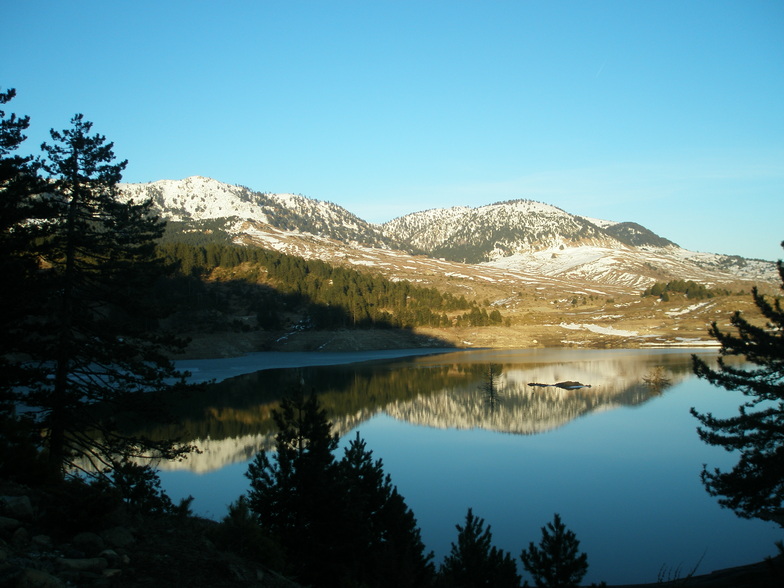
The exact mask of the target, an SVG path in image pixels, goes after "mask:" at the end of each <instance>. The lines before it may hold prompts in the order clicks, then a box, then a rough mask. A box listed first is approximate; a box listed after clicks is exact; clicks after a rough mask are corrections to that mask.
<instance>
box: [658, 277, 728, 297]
mask: <svg viewBox="0 0 784 588" xmlns="http://www.w3.org/2000/svg"><path fill="white" fill-rule="evenodd" d="M670 293H676V294H685V295H686V298H688V299H689V300H702V299H704V298H713V297H715V296H728V295H729V294H731V292H730V291H729V290H727V289H725V288H718V289H710V288H707V287H706V286H705V285H703V284H698V283H697V282H693V281H691V280H672V281H671V282H667V283H666V284H665V283H663V282H656V283H655V284H654V285H653V286H651V287H650V288H647V289H646V290H644V291H643V293H642V296H643V297H645V296H659V297H661V298H662V299H663V300H669V294H670Z"/></svg>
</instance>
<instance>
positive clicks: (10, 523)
mask: <svg viewBox="0 0 784 588" xmlns="http://www.w3.org/2000/svg"><path fill="white" fill-rule="evenodd" d="M21 526H22V523H20V522H19V519H12V518H11V517H2V516H0V534H2V535H5V534H10V533H13V532H14V531H16V530H17V529H18V528H19V527H21Z"/></svg>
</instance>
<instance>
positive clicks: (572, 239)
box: [121, 176, 777, 293]
mask: <svg viewBox="0 0 784 588" xmlns="http://www.w3.org/2000/svg"><path fill="white" fill-rule="evenodd" d="M121 191H122V192H123V193H124V194H125V195H126V196H127V197H129V198H151V199H152V201H153V203H154V205H155V207H156V208H157V209H158V210H159V211H160V213H161V215H162V216H163V217H164V218H166V219H168V220H169V221H171V222H170V225H171V227H172V229H171V230H174V231H178V232H180V233H181V234H184V235H187V236H189V237H190V238H193V239H197V240H198V239H201V240H207V239H216V238H223V239H225V240H229V241H233V242H235V243H242V244H246V245H257V246H262V247H266V248H270V249H275V250H278V251H282V252H285V253H289V254H294V255H298V256H300V257H305V258H318V259H322V260H325V261H328V262H330V263H339V264H345V265H352V266H360V267H361V266H366V267H372V268H373V269H375V270H376V271H381V272H382V273H386V274H387V275H388V277H391V278H393V279H408V280H411V281H413V282H420V283H426V284H434V283H438V279H437V278H436V276H441V277H446V278H450V276H451V277H459V276H462V277H463V278H466V277H467V276H470V277H471V279H477V280H486V281H488V282H497V283H499V284H500V283H503V282H505V281H506V282H508V283H510V284H511V283H512V282H514V283H518V284H519V283H525V284H532V283H535V282H538V283H539V284H540V285H541V286H542V287H547V288H552V287H553V286H554V285H555V284H561V285H562V286H563V287H564V289H565V290H568V289H569V286H570V285H571V286H572V291H573V290H574V287H573V286H574V284H576V283H577V282H583V283H585V284H586V285H587V284H592V285H594V286H597V285H601V286H603V287H605V288H607V287H615V288H619V289H621V290H623V291H626V292H631V291H636V292H639V291H642V290H643V289H645V288H646V287H649V286H650V285H652V284H653V283H654V282H657V281H658V282H667V281H670V280H674V279H679V280H693V281H696V282H700V283H703V284H705V285H706V286H708V287H713V286H717V285H727V286H730V285H732V286H733V287H735V286H739V287H742V288H747V287H748V286H750V285H752V284H754V283H757V282H770V283H772V284H775V283H776V280H777V273H776V267H775V264H773V263H772V262H768V261H761V260H749V259H744V258H742V257H739V256H728V255H719V254H712V253H697V252H692V251H687V250H685V249H682V248H681V247H679V246H678V245H677V244H675V243H673V242H672V241H670V240H668V239H666V238H664V237H661V236H658V235H656V234H654V233H653V232H651V231H650V230H648V229H646V228H645V227H643V226H641V225H639V224H637V223H634V222H615V221H608V220H600V219H590V218H586V217H581V216H577V215H573V214H570V213H568V212H566V211H564V210H561V209H560V208H557V207H555V206H551V205H549V204H544V203H541V202H535V201H532V200H510V201H507V202H498V203H495V204H490V205H487V206H480V207H477V208H471V207H464V206H463V207H452V208H446V209H431V210H425V211H422V212H414V213H412V214H408V215H405V216H402V217H400V218H396V219H394V220H392V221H389V222H387V223H385V224H384V225H376V224H372V223H368V222H366V221H364V220H362V219H360V218H359V217H357V216H356V215H354V214H352V213H351V212H349V211H348V210H346V209H345V208H342V207H341V206H338V205H336V204H333V203H331V202H324V201H319V200H315V199H311V198H307V197H305V196H301V195H295V194H271V193H264V192H256V191H253V190H251V189H249V188H247V187H244V186H233V185H228V184H224V183H221V182H218V181H216V180H213V179H210V178H204V177H200V176H194V177H190V178H186V179H184V180H179V181H174V180H161V181H157V182H151V183H145V184H122V185H121ZM616 291H620V290H616ZM607 293H610V291H608V292H607Z"/></svg>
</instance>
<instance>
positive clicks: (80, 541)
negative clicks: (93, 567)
mask: <svg viewBox="0 0 784 588" xmlns="http://www.w3.org/2000/svg"><path fill="white" fill-rule="evenodd" d="M71 545H73V547H74V549H78V550H79V551H81V552H83V553H85V554H86V555H89V556H93V555H98V554H99V553H101V552H102V551H103V550H104V549H105V548H106V545H105V544H104V541H103V539H101V536H100V535H98V534H96V533H89V532H84V533H78V534H77V535H75V536H74V538H73V539H72V540H71Z"/></svg>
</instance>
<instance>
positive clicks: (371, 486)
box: [340, 432, 434, 588]
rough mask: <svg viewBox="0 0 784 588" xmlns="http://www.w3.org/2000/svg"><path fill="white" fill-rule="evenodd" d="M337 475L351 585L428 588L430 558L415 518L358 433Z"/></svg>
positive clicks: (430, 577) (430, 566)
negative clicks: (341, 484) (343, 501)
mask: <svg viewBox="0 0 784 588" xmlns="http://www.w3.org/2000/svg"><path fill="white" fill-rule="evenodd" d="M340 473H341V477H342V479H343V480H344V481H345V483H346V487H347V490H346V495H345V497H346V500H347V509H346V515H345V518H344V521H343V525H342V529H343V534H344V535H345V540H346V542H347V553H348V554H350V560H351V568H352V573H351V578H352V580H353V581H354V582H356V583H358V585H367V586H375V587H377V588H383V587H389V588H395V587H397V586H411V587H415V586H429V585H430V583H431V582H432V578H433V571H434V570H433V565H432V563H430V560H431V558H432V557H433V554H432V553H429V554H427V555H425V546H424V544H423V543H422V538H421V534H420V531H419V528H418V527H417V522H416V518H415V517H414V513H413V512H412V511H411V509H410V508H408V506H407V505H406V503H405V500H404V499H403V497H402V496H401V495H400V494H399V493H398V491H397V488H396V487H395V486H394V485H393V484H392V478H391V476H389V474H384V466H383V463H382V461H381V460H380V459H378V460H376V461H373V452H372V451H370V450H369V449H367V444H366V443H365V441H364V440H363V439H361V438H360V436H359V432H357V436H356V438H355V439H354V440H352V441H351V442H350V444H349V446H348V447H347V448H346V450H345V455H344V456H343V459H342V460H341V461H340Z"/></svg>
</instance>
